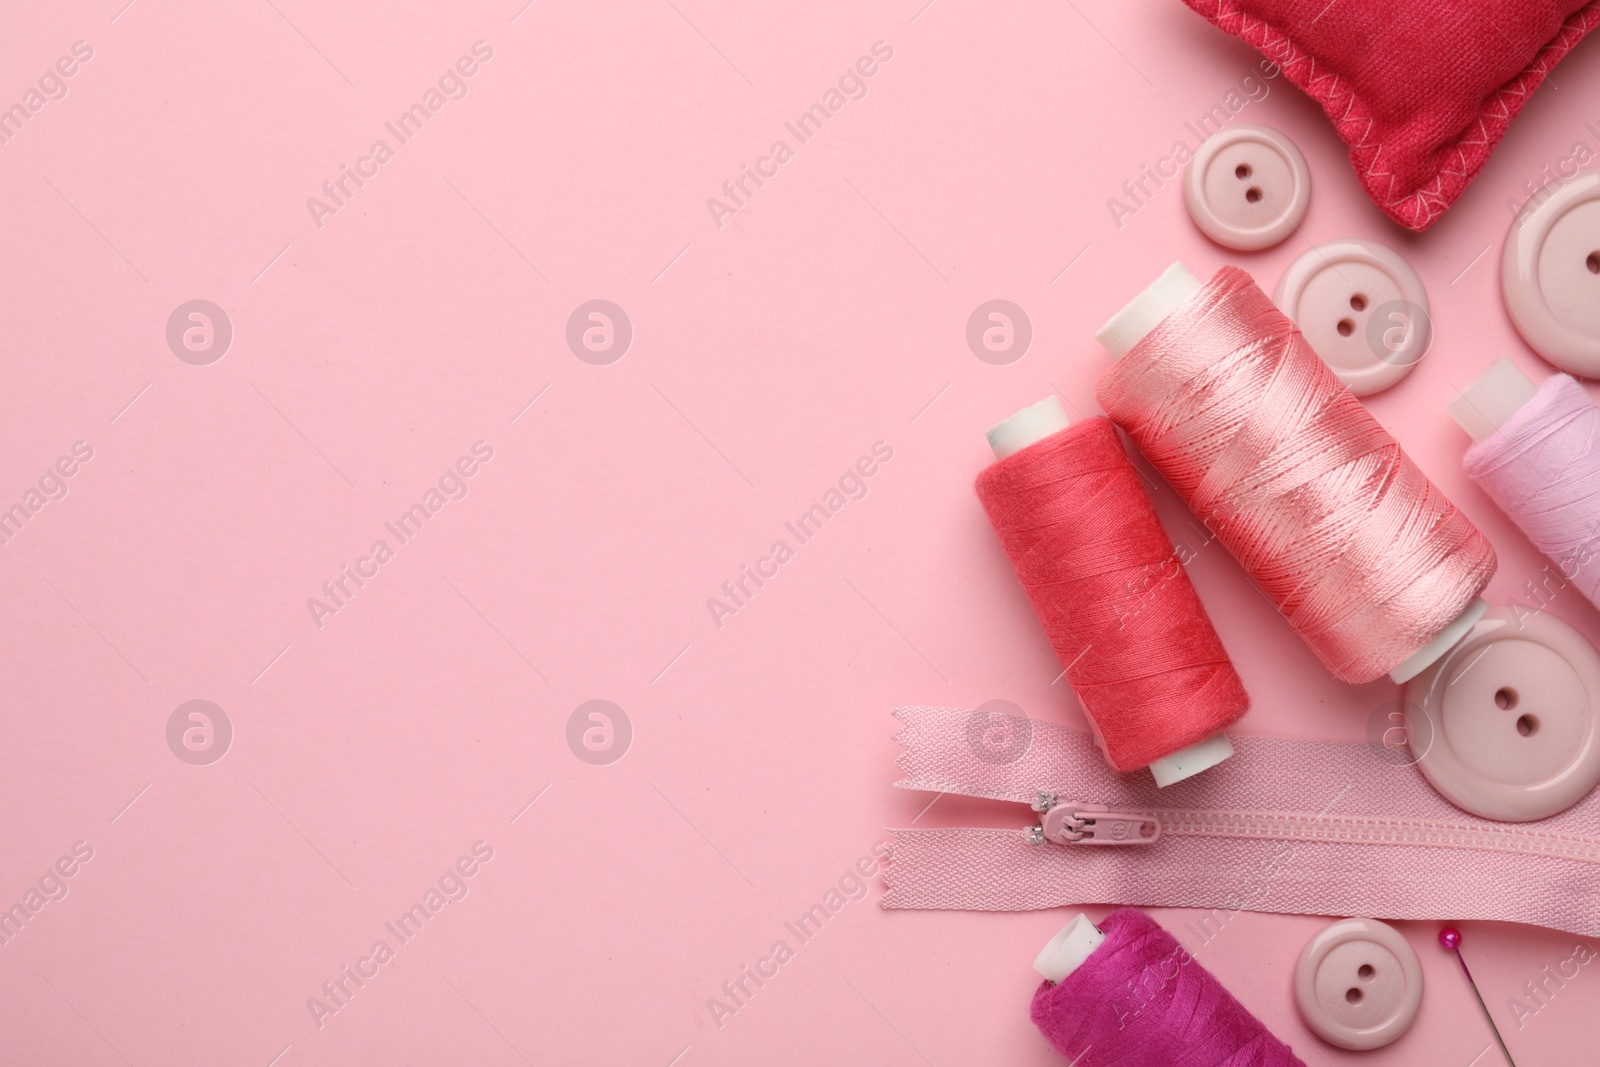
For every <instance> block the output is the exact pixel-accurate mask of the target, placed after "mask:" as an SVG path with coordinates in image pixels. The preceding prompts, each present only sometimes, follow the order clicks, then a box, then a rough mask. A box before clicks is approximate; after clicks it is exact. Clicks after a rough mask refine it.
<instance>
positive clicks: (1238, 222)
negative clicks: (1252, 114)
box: [1183, 125, 1311, 251]
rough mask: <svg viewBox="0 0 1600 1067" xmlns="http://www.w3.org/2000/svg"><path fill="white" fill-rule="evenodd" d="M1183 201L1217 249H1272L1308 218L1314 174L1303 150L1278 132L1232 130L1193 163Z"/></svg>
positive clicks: (1206, 145) (1185, 175) (1186, 173)
mask: <svg viewBox="0 0 1600 1067" xmlns="http://www.w3.org/2000/svg"><path fill="white" fill-rule="evenodd" d="M1183 199H1184V202H1185V203H1186V204H1188V206H1189V216H1190V217H1191V218H1193V219H1194V222H1195V225H1196V226H1199V227H1200V229H1201V231H1202V232H1203V233H1204V234H1205V235H1206V236H1207V237H1209V238H1211V239H1212V240H1213V241H1215V242H1217V244H1219V245H1223V246H1225V247H1227V248H1237V249H1240V250H1241V251H1253V250H1255V249H1261V248H1270V247H1272V246H1273V245H1275V244H1277V243H1278V242H1279V241H1282V240H1283V239H1284V238H1285V237H1288V236H1289V235H1290V234H1291V233H1293V232H1294V230H1295V227H1297V226H1299V225H1300V220H1301V219H1303V218H1305V217H1306V207H1307V206H1308V205H1309V204H1310V203H1311V171H1310V170H1309V169H1308V168H1307V167H1306V158H1305V156H1302V155H1301V154H1300V149H1298V148H1296V147H1295V144H1294V142H1293V141H1291V140H1289V138H1288V137H1285V136H1284V135H1283V134H1281V133H1279V132H1278V131H1277V130H1274V129H1272V128H1271V127H1269V126H1250V125H1239V126H1230V127H1228V128H1227V129H1225V130H1223V131H1222V132H1221V133H1218V134H1216V135H1215V136H1213V137H1212V138H1211V139H1210V140H1208V141H1206V142H1205V143H1204V144H1202V145H1201V146H1200V149H1199V151H1197V152H1195V154H1194V158H1193V159H1191V160H1190V161H1189V166H1188V168H1187V169H1186V170H1185V171H1184V172H1183Z"/></svg>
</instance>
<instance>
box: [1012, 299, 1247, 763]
mask: <svg viewBox="0 0 1600 1067" xmlns="http://www.w3.org/2000/svg"><path fill="white" fill-rule="evenodd" d="M1185 273H1187V272H1185ZM1157 321H1158V322H1159V321H1160V320H1159V319H1158V320H1157ZM1070 424H1071V420H1070V419H1068V418H1067V413H1066V412H1065V411H1064V410H1062V407H1061V401H1059V400H1057V399H1056V398H1055V397H1053V396H1048V397H1045V398H1044V399H1043V400H1041V401H1039V402H1038V403H1037V404H1034V405H1033V406H1032V407H1026V408H1023V409H1022V410H1021V411H1019V412H1017V413H1016V414H1015V415H1013V416H1011V417H1010V418H1009V419H1007V420H1005V421H1004V422H1002V423H998V424H997V425H995V426H992V427H990V428H989V432H988V434H987V435H986V436H987V437H988V438H989V447H990V448H991V449H993V450H994V458H995V459H1005V458H1006V457H1007V456H1011V455H1015V454H1016V453H1018V452H1021V451H1022V450H1023V449H1024V448H1027V447H1028V446H1029V445H1031V444H1034V443H1036V442H1038V441H1043V440H1044V439H1045V438H1046V437H1049V436H1050V435H1051V434H1053V433H1060V432H1061V431H1062V430H1065V429H1066V428H1067V427H1068V426H1069V425H1070ZM1231 755H1233V742H1231V741H1229V740H1228V735H1227V734H1213V735H1212V736H1210V737H1208V738H1206V739H1205V740H1204V741H1196V742H1195V743H1194V744H1192V745H1190V746H1189V747H1188V748H1180V749H1179V750H1178V751H1176V752H1174V753H1172V754H1171V755H1168V756H1162V757H1161V758H1160V759H1158V760H1156V761H1155V762H1154V763H1152V764H1150V773H1151V775H1152V776H1154V778H1155V780H1156V785H1158V786H1167V785H1171V784H1172V783H1174V782H1181V781H1183V780H1184V779H1185V778H1192V777H1194V776H1195V775H1197V774H1199V773H1200V772H1201V771H1204V770H1209V769H1210V768H1212V767H1215V766H1216V765H1217V764H1219V763H1221V762H1222V761H1223V760H1225V759H1227V758H1228V757H1229V756H1231Z"/></svg>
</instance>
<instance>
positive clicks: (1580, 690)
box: [1405, 607, 1600, 822]
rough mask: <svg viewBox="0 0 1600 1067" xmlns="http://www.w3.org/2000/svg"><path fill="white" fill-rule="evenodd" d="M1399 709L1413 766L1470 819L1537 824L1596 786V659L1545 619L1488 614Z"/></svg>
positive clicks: (1565, 629)
mask: <svg viewBox="0 0 1600 1067" xmlns="http://www.w3.org/2000/svg"><path fill="white" fill-rule="evenodd" d="M1405 708H1406V734H1407V737H1408V739H1409V740H1410V743H1411V753H1412V755H1413V756H1414V757H1415V758H1416V761H1417V768H1418V769H1419V770H1421V771H1422V773H1423V775H1424V776H1425V777H1426V778H1427V779H1428V781H1429V783H1431V784H1432V785H1433V787H1434V788H1435V789H1437V790H1438V791H1439V792H1440V794H1442V795H1443V796H1444V798H1445V799H1446V800H1448V801H1450V802H1451V803H1452V804H1454V805H1455V806H1456V807H1458V808H1460V809H1461V810H1463V811H1467V812H1470V813H1472V814H1473V815H1477V816H1479V817H1481V818H1485V819H1497V820H1499V821H1501V822H1530V821H1532V820H1534V819H1543V818H1547V817H1549V816H1551V815H1554V814H1556V813H1557V812H1560V811H1565V810H1566V809H1567V808H1570V807H1571V806H1572V805H1574V804H1576V803H1577V802H1578V801H1580V800H1582V799H1583V798H1584V797H1585V796H1587V795H1588V794H1589V791H1590V790H1591V789H1593V788H1594V787H1595V785H1596V783H1600V653H1596V652H1595V649H1594V646H1593V645H1591V644H1589V642H1588V641H1587V640H1585V638H1584V636H1583V635H1582V634H1580V633H1579V632H1578V631H1577V630H1574V629H1573V628H1572V627H1571V626H1568V625H1567V624H1566V623H1564V622H1562V621H1561V620H1560V619H1557V618H1556V617H1555V616H1553V615H1551V614H1550V613H1549V612H1538V613H1534V612H1531V611H1529V610H1528V609H1526V608H1523V609H1520V610H1516V611H1514V610H1513V609H1511V608H1506V607H1498V608H1490V609H1489V611H1488V612H1486V613H1485V614H1484V616H1483V618H1482V619H1481V620H1479V621H1478V623H1477V624H1476V625H1474V626H1473V628H1472V629H1471V630H1469V631H1468V632H1467V635H1466V636H1465V637H1463V638H1462V639H1461V640H1460V641H1459V642H1458V643H1457V644H1456V645H1455V647H1453V648H1452V649H1450V651H1449V652H1448V653H1447V654H1446V655H1445V656H1444V658H1443V659H1441V660H1439V662H1437V663H1435V664H1434V665H1433V666H1431V667H1429V668H1428V669H1427V670H1425V671H1423V672H1422V673H1421V674H1419V675H1417V676H1416V677H1415V678H1413V679H1412V680H1411V681H1410V682H1408V683H1406V691H1405Z"/></svg>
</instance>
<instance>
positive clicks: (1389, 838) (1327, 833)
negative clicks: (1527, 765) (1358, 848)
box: [1150, 808, 1600, 863]
mask: <svg viewBox="0 0 1600 1067" xmlns="http://www.w3.org/2000/svg"><path fill="white" fill-rule="evenodd" d="M1150 814H1152V815H1155V816H1156V817H1157V818H1159V819H1160V820H1161V832H1162V833H1163V834H1190V835H1194V836H1198V837H1240V838H1256V839H1274V840H1287V841H1338V842H1345V843H1350V844H1360V845H1421V846H1429V847H1437V848H1467V849H1479V850H1487V851H1494V852H1515V853H1521V854H1524V855H1537V856H1550V857H1553V858H1556V859H1570V860H1582V861H1584V862H1588V863H1600V841H1597V840H1595V839H1594V838H1591V837H1585V836H1583V835H1581V834H1564V833H1553V832H1551V831H1549V830H1535V829H1531V828H1528V827H1525V826H1521V825H1518V824H1515V823H1513V824H1508V825H1490V826H1467V825H1463V824H1461V823H1455V822H1446V821H1444V820H1440V819H1396V818H1387V817H1384V816H1381V815H1362V816H1357V815H1299V814H1293V813H1283V812H1262V811H1194V810H1192V809H1186V808H1156V809H1153V810H1151V811H1150Z"/></svg>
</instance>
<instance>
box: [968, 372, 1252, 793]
mask: <svg viewBox="0 0 1600 1067" xmlns="http://www.w3.org/2000/svg"><path fill="white" fill-rule="evenodd" d="M988 439H989V444H990V447H991V448H992V449H993V451H994V455H995V460H996V462H995V463H994V464H993V465H992V466H990V467H989V468H987V469H986V470H984V472H983V473H982V474H981V475H980V476H979V477H978V482H977V492H978V496H979V498H980V499H981V500H982V501H983V505H984V508H985V510H986V511H987V512H988V514H989V518H990V522H991V523H992V524H993V526H994V528H995V532H996V533H997V535H998V536H999V537H1000V540H1001V542H1002V544H1004V545H1005V548H1006V553H1007V555H1008V557H1010V559H1011V562H1012V566H1013V568H1014V569H1015V570H1016V573H1017V577H1018V579H1019V580H1020V581H1021V582H1022V585H1023V587H1024V589H1026V591H1027V593H1028V598H1029V600H1030V601H1031V602H1032V603H1033V607H1034V611H1035V613H1036V614H1037V615H1038V616H1039V618H1040V621H1041V622H1043V624H1044V627H1045V630H1046V633H1047V634H1048V635H1049V637H1050V642H1051V645H1052V647H1054V649H1055V651H1056V655H1057V656H1058V657H1059V658H1060V660H1061V664H1062V666H1063V667H1064V668H1065V671H1064V673H1065V674H1066V675H1067V679H1068V681H1069V683H1070V684H1071V685H1072V687H1073V690H1074V691H1075V692H1076V693H1077V694H1078V698H1079V701H1080V702H1081V703H1082V705H1083V708H1084V713H1085V715H1086V717H1087V718H1088V720H1089V723H1090V727H1091V729H1092V730H1093V732H1094V736H1095V740H1096V742H1097V743H1098V744H1099V746H1100V749H1101V751H1102V752H1104V753H1105V755H1106V760H1107V762H1109V763H1110V764H1111V765H1112V766H1113V767H1115V768H1116V769H1117V770H1119V771H1130V770H1133V769H1134V768H1136V767H1143V766H1148V767H1149V769H1150V772H1151V774H1152V775H1154V777H1155V780H1156V784H1157V785H1162V786H1165V785H1170V784H1172V783H1173V782H1177V781H1182V780H1183V779H1185V778H1188V777H1191V776H1192V775H1195V774H1198V773H1200V772H1201V771H1204V770H1206V769H1208V768H1210V767H1214V766H1216V765H1217V764H1218V763H1220V762H1222V761H1223V760H1225V759H1227V758H1228V757H1229V756H1231V755H1232V754H1233V746H1232V745H1231V744H1230V743H1229V741H1228V738H1227V736H1226V735H1225V734H1224V733H1222V730H1223V729H1224V728H1226V727H1227V726H1230V725H1232V724H1233V723H1234V722H1236V721H1238V719H1239V718H1240V717H1241V716H1242V715H1243V714H1244V713H1245V711H1246V710H1248V708H1249V706H1250V699H1249V696H1248V695H1247V694H1246V693H1245V691H1244V685H1243V683H1242V682H1241V681H1240V680H1239V676H1238V673H1237V672H1236V671H1235V670H1234V669H1233V664H1232V662H1231V661H1229V659H1228V656H1227V652H1226V651H1225V650H1224V649H1223V647H1222V642H1221V639H1220V638H1218V637H1217V634H1216V630H1215V629H1214V628H1213V627H1212V625H1211V621H1210V619H1209V618H1207V617H1206V614H1205V609H1204V607H1203V606H1202V605H1201V604H1200V599H1199V597H1198V596H1197V595H1196V594H1195V591H1194V587H1193V586H1192V585H1191V584H1190V582H1189V577H1188V574H1187V573H1186V572H1185V571H1184V569H1183V565H1182V562H1181V561H1180V560H1179V559H1178V556H1177V552H1176V550H1175V549H1174V548H1173V545H1172V540H1171V538H1170V537H1168V535H1167V532H1166V530H1165V528H1163V527H1162V526H1161V522H1160V520H1159V519H1158V518H1157V517H1156V513H1155V508H1154V507H1153V506H1152V505H1151V503H1150V500H1149V498H1148V497H1147V496H1146V495H1145V493H1144V489H1143V487H1142V486H1141V485H1140V484H1139V474H1138V472H1137V471H1136V470H1135V469H1134V467H1133V464H1132V462H1131V461H1130V460H1129V459H1128V455H1127V453H1126V452H1125V451H1124V450H1123V447H1122V442H1121V441H1120V440H1119V439H1118V437H1117V434H1116V430H1115V429H1114V428H1113V427H1112V426H1111V423H1110V422H1109V420H1107V419H1104V418H1099V419H1090V420H1087V421H1085V422H1081V423H1079V424H1078V425H1076V426H1070V425H1069V423H1068V419H1067V416H1066V413H1065V412H1064V411H1063V410H1062V409H1061V404H1060V402H1059V401H1057V400H1056V398H1055V397H1050V398H1049V399H1047V400H1044V401H1042V402H1040V403H1038V404H1035V405H1033V406H1032V407H1030V408H1026V409H1024V410H1023V411H1021V412H1018V413H1017V414H1016V415H1014V416H1012V417H1011V418H1009V419H1007V420H1005V421H1004V422H1002V423H1000V424H999V425H997V426H995V427H994V428H993V429H991V430H990V431H989V433H988ZM1130 602H1131V603H1132V605H1133V606H1132V607H1127V606H1126V605H1128V604H1129V603H1130ZM1119 608H1122V609H1123V610H1121V612H1120V614H1119Z"/></svg>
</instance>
